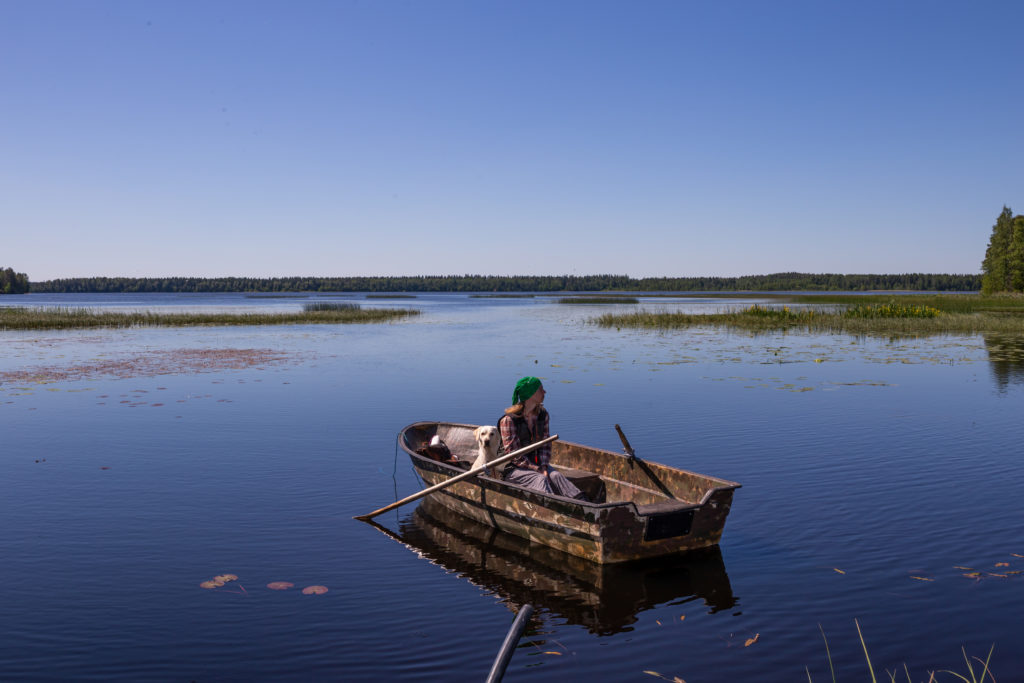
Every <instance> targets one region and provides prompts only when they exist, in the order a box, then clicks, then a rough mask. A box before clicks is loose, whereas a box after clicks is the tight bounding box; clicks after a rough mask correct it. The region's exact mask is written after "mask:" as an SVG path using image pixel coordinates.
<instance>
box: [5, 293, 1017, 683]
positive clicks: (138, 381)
mask: <svg viewBox="0 0 1024 683" xmlns="http://www.w3.org/2000/svg"><path fill="white" fill-rule="evenodd" d="M353 299H354V300H361V297H358V296H356V297H354V298H353ZM361 302H362V303H364V304H365V305H370V306H389V307H394V306H399V307H401V306H415V307H417V308H421V309H422V310H423V311H424V315H422V316H420V317H419V318H418V319H415V320H411V321H408V322H400V323H396V324H387V325H373V326H341V327H324V326H291V327H281V328H199V329H164V330H154V329H140V330H126V331H110V330H102V331H97V330H90V331H76V332H31V333H25V332H2V333H0V340H2V347H0V348H2V351H0V372H10V371H12V370H18V369H24V368H46V369H49V370H50V371H53V370H55V369H65V370H66V369H68V368H76V367H77V368H80V369H81V368H88V367H91V366H96V365H97V364H99V363H101V362H103V361H109V360H111V359H113V360H117V359H128V358H134V359H136V360H138V359H139V358H149V357H151V356H157V355H159V354H161V353H165V352H172V351H177V350H181V349H269V350H271V351H274V352H276V354H277V355H276V356H275V358H278V360H276V361H272V362H271V361H268V362H263V363H257V364H256V365H254V366H252V367H247V368H242V369H227V368H217V367H209V368H192V369H181V368H178V369H177V370H173V371H169V370H167V369H166V368H165V369H164V371H168V372H170V374H159V375H154V376H146V375H145V368H146V367H152V366H147V365H146V364H145V363H143V364H142V368H143V369H142V370H137V371H134V372H128V373H126V374H127V375H128V376H126V377H122V378H115V377H112V376H110V375H102V374H97V373H96V372H93V374H90V373H89V372H84V373H83V374H84V376H83V377H81V378H79V379H66V380H62V381H54V382H51V383H43V384H40V383H36V382H30V381H4V382H3V384H0V444H2V446H0V466H2V468H3V469H2V475H0V521H2V525H0V567H2V576H0V629H2V632H0V679H2V680H67V679H77V680H125V681H128V680H130V681H146V680H296V679H299V680H334V679H338V680H346V681H363V680H366V681H374V680H413V679H416V680H482V679H483V677H484V676H485V675H486V673H487V671H488V669H489V667H490V664H491V661H492V660H493V657H494V655H495V653H496V652H497V649H498V647H499V645H500V643H501V641H502V639H503V638H504V635H505V632H506V631H507V629H508V627H509V626H510V625H511V622H512V619H513V618H514V614H513V610H515V609H518V607H519V605H521V604H523V603H525V602H530V603H532V604H534V606H535V607H536V609H537V612H536V615H535V617H534V619H533V621H532V622H531V625H530V628H529V630H528V632H527V635H526V636H525V637H524V639H523V641H522V643H521V645H520V647H519V648H518V650H517V652H516V655H515V657H514V658H513V660H512V664H511V666H510V669H509V672H508V674H507V676H506V680H509V681H565V680H576V679H584V678H587V679H591V680H614V681H619V680H637V681H645V680H658V679H655V678H654V677H653V676H652V675H651V674H645V673H644V672H645V671H654V672H658V673H659V674H661V675H663V676H665V677H667V678H669V679H671V678H672V677H673V676H678V677H680V678H682V679H685V680H686V681H688V682H689V683H693V682H694V681H729V680H806V679H807V673H806V671H805V667H806V668H808V669H809V671H810V674H811V676H812V678H813V680H815V681H827V680H831V675H830V673H829V665H828V660H827V657H826V648H825V644H824V642H823V641H822V636H821V632H820V631H819V624H820V626H821V628H823V629H824V631H825V634H826V635H827V637H828V642H829V647H830V649H831V653H832V658H833V664H834V666H835V668H836V675H837V678H838V680H841V681H842V680H866V679H867V678H868V674H867V667H866V664H865V662H864V654H863V651H862V649H861V645H860V640H859V638H858V635H857V631H856V627H855V625H854V620H855V619H856V620H857V621H858V622H859V624H860V626H861V629H862V631H863V633H864V638H865V640H866V643H867V646H868V648H869V651H870V654H871V660H872V662H873V664H874V665H875V668H876V671H877V672H878V674H879V676H880V677H884V678H885V679H886V680H888V677H887V676H885V674H884V672H883V670H884V669H888V670H890V671H892V670H895V669H896V668H897V667H899V668H900V670H901V671H902V666H903V663H904V662H905V663H906V665H907V667H908V668H909V670H910V672H911V674H912V677H913V680H915V681H917V680H922V681H923V680H927V679H928V673H927V672H929V671H934V670H941V669H953V670H956V671H958V672H960V673H966V666H965V664H964V663H963V655H962V654H961V650H960V648H961V647H964V648H966V650H967V652H968V654H969V655H976V656H980V657H982V658H983V657H984V656H985V655H986V654H987V653H988V651H989V648H990V647H991V646H992V645H994V646H995V649H994V653H993V655H992V662H993V668H994V670H995V673H996V678H997V680H1000V681H1008V680H1024V647H1022V646H1024V636H1022V634H1021V629H1020V628H1019V627H1018V623H1019V621H1020V617H1019V615H1020V612H1021V607H1022V606H1024V601H1022V600H1021V594H1022V590H1024V574H1017V573H1016V572H1018V571H1024V557H1018V555H1024V535H1022V533H1021V531H1022V522H1024V515H1022V513H1024V496H1021V491H1022V485H1024V473H1022V468H1021V466H1020V464H1019V462H1018V460H1019V458H1020V452H1021V448H1020V444H1021V443H1022V440H1024V421H1022V420H1021V412H1022V411H1021V406H1022V402H1021V400H1022V398H1024V392H1022V384H1024V370H1022V368H1024V352H1022V351H1021V348H1022V345H1021V341H1020V340H1015V339H985V338H982V337H943V338H935V339H927V340H903V341H891V342H890V341H885V340H870V339H855V338H851V337H844V336H834V337H833V336H806V335H793V334H791V335H782V334H773V335H764V336H758V337H752V336H749V335H745V334H727V333H722V332H714V331H710V330H691V331H685V332H678V333H670V334H651V333H638V332H632V331H625V330H623V331H616V330H604V329H599V328H595V327H590V326H587V325H585V324H584V321H585V320H586V318H588V317H589V316H592V315H594V314H596V313H599V312H604V311H606V310H609V308H608V307H606V306H602V307H580V306H559V305H557V304H554V303H551V300H550V299H545V298H537V299H511V300H494V299H470V298H467V297H465V296H462V295H434V296H420V297H418V298H417V299H413V300H401V301H388V300H370V301H361ZM0 303H3V304H7V305H10V304H15V305H24V304H26V303H30V304H41V303H44V304H45V303H61V304H65V305H66V304H69V303H70V304H74V305H79V304H80V305H89V306H111V305H119V306H128V307H147V308H152V307H157V306H165V307H179V308H184V309H195V308H199V307H204V306H213V307H222V308H238V307H244V308H247V309H248V308H268V307H269V308H288V307H297V306H298V305H299V304H298V303H297V302H296V301H293V300H286V299H251V298H245V297H242V296H240V295H222V296H201V295H196V296H171V295H167V296H163V295H139V296H135V297H129V296H106V297H102V296H91V297H90V296H79V297H70V296H63V297H56V296H52V297H41V296H30V297H7V298H5V299H3V301H2V302H0ZM644 305H645V306H646V307H648V308H661V307H664V308H677V307H687V308H698V309H700V308H703V309H707V308H709V307H717V306H721V305H723V304H722V302H720V301H716V300H706V301H696V302H694V301H687V302H685V303H684V302H682V300H679V301H674V300H658V301H656V302H655V303H652V304H644ZM730 305H736V304H735V302H732V303H730ZM200 370H201V371H200ZM51 374H52V372H51ZM523 374H537V375H539V376H541V377H542V378H544V380H545V387H546V388H547V389H548V398H547V401H546V404H547V406H548V408H549V410H550V411H551V413H552V420H553V424H552V429H553V431H555V432H557V433H559V434H560V435H561V436H562V438H563V439H566V440H570V441H576V442H581V443H586V444H590V445H594V446H600V447H605V448H610V449H613V450H618V448H619V445H618V439H617V436H616V434H615V432H614V430H613V428H612V426H613V425H614V424H615V423H620V424H621V425H622V426H623V428H624V429H625V431H626V433H627V434H628V435H629V438H630V440H631V441H632V443H633V446H634V448H636V450H637V453H638V454H639V455H640V456H641V457H646V458H650V459H652V460H656V461H660V462H664V463H667V464H670V465H675V466H679V467H684V468H686V469H691V470H695V471H698V472H704V473H707V474H711V475H714V476H718V477H722V478H725V479H729V480H734V481H738V482H741V483H742V484H743V488H742V489H740V490H739V491H737V494H736V497H735V500H734V504H733V509H732V513H731V516H730V518H729V522H728V524H727V525H726V530H725V536H724V538H723V542H722V544H721V546H720V547H719V548H718V549H715V550H713V551H711V552H708V553H700V554H698V555H695V556H692V557H691V556H686V557H683V558H673V559H669V560H666V561H664V562H655V563H645V564H642V565H638V566H629V567H613V568H600V567H595V566H593V565H588V564H587V563H581V562H579V561H577V560H575V559H573V558H568V557H565V556H561V555H558V554H556V553H552V552H550V551H547V550H545V549H543V548H532V547H530V546H528V545H524V544H522V543H521V542H520V541H518V540H517V539H514V538H509V537H507V536H505V535H502V534H494V533H493V532H490V531H489V530H488V529H483V528H480V527H476V526H474V525H471V524H460V523H459V522H458V521H457V520H452V519H449V518H446V517H445V516H444V515H443V514H441V513H438V512H437V511H436V510H435V511H433V512H434V514H430V513H431V511H430V510H426V509H423V508H411V509H410V508H403V509H400V510H398V511H396V512H392V513H388V514H385V515H383V516H382V517H380V518H379V519H378V521H379V522H380V527H377V528H375V527H374V526H371V525H368V524H363V523H359V522H356V521H353V520H352V519H351V517H352V516H353V515H356V514H361V513H365V512H368V511H370V510H372V509H375V508H377V507H380V506H382V505H384V504H386V503H388V502H390V501H393V500H395V498H396V496H399V497H400V496H405V495H407V494H409V493H411V492H413V491H415V490H416V489H417V488H418V486H419V485H418V482H417V481H416V479H415V476H414V474H413V473H412V471H411V467H410V465H409V463H408V462H407V461H406V460H402V459H400V458H399V459H396V454H395V443H394V439H395V435H396V433H397V432H398V430H399V429H400V428H401V427H403V426H404V425H406V424H408V423H411V422H414V421H418V420H450V421H457V422H470V423H487V424H490V423H493V422H494V421H495V420H496V419H497V417H498V416H499V415H500V413H501V410H502V409H503V408H504V407H505V406H506V405H507V404H508V403H509V402H510V400H511V393H512V386H513V384H514V382H515V380H516V378H518V377H519V376H521V375H523ZM37 461H38V462H37ZM1003 563H1006V564H1005V566H1003ZM958 567H963V568H966V569H961V568H958ZM975 572H977V573H978V576H965V574H974V573H975ZM223 573H230V574H235V575H237V576H238V577H239V578H238V581H236V582H230V583H228V584H226V585H225V586H224V587H222V588H218V589H215V590H204V589H202V588H200V587H199V584H200V583H201V582H203V581H205V580H208V579H210V578H212V577H214V576H215V575H218V574H223ZM915 577H919V578H915ZM272 581H288V582H292V583H294V584H295V588H294V589H291V590H287V591H272V590H269V589H267V588H266V584H268V583H269V582H272ZM310 585H322V586H326V587H327V588H328V589H329V592H328V593H326V594H324V595H303V594H301V593H300V592H299V589H301V588H302V587H305V586H310ZM755 635H756V636H757V640H756V642H754V643H752V644H751V645H749V646H747V645H746V643H747V641H748V640H749V639H752V638H754V637H755ZM943 676H944V677H945V678H943ZM904 678H905V676H904ZM939 680H954V679H953V677H951V676H949V675H948V674H944V675H940V676H939Z"/></svg>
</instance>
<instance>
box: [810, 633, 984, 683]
mask: <svg viewBox="0 0 1024 683" xmlns="http://www.w3.org/2000/svg"><path fill="white" fill-rule="evenodd" d="M853 623H854V624H855V625H856V626H857V637H858V638H859V639H860V645H861V648H862V649H863V651H864V661H865V663H866V664H867V667H868V674H869V675H870V680H871V681H872V683H877V682H878V680H879V677H878V675H876V673H875V666H874V664H872V663H871V655H870V654H869V653H868V646H867V643H865V642H864V634H863V633H862V632H861V630H860V623H859V622H858V621H857V620H856V619H854V620H853ZM818 628H819V629H820V630H821V638H822V640H824V641H825V655H826V657H827V658H828V668H829V673H830V674H831V680H832V683H836V670H835V667H834V666H833V664H832V650H831V649H830V648H829V646H828V638H826V637H825V629H823V628H822V627H821V624H818ZM994 650H995V645H993V646H992V647H990V648H989V651H988V655H987V656H986V657H985V659H984V660H982V659H981V658H980V657H968V656H967V650H966V649H964V648H962V647H961V648H960V651H961V652H962V653H963V656H964V662H965V664H966V666H967V669H966V675H964V674H960V673H957V672H956V671H951V670H949V669H942V670H939V671H929V672H928V683H936V682H937V681H939V680H940V679H939V678H938V674H949V675H950V676H953V677H954V679H955V680H960V681H965V683H984V682H985V680H986V679H988V680H990V681H991V682H992V683H995V681H996V678H995V676H994V675H993V674H992V671H991V670H990V669H989V662H990V661H991V660H992V652H993V651H994ZM972 659H973V660H974V662H973V663H972V662H971V660H972ZM804 671H805V672H806V673H807V681H808V683H813V680H814V679H812V678H811V670H810V667H805V668H804ZM885 676H886V679H888V680H889V681H890V682H891V683H896V680H897V678H898V679H899V680H903V677H904V676H906V680H907V683H914V679H913V678H911V677H910V669H909V668H908V667H907V665H906V663H904V664H903V669H902V671H900V669H898V668H897V669H895V670H893V671H889V670H888V669H886V670H885ZM968 676H969V678H968ZM883 680H885V679H883ZM947 680H949V679H947Z"/></svg>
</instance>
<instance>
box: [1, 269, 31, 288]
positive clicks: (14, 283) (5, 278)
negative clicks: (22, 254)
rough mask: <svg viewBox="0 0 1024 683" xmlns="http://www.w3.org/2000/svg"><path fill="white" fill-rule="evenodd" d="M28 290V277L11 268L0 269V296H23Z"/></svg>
mask: <svg viewBox="0 0 1024 683" xmlns="http://www.w3.org/2000/svg"><path fill="white" fill-rule="evenodd" d="M28 290H29V282H28V275H25V273H15V272H14V269H13V268H0V294H25V293H26V292H28Z"/></svg>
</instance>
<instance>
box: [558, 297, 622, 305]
mask: <svg viewBox="0 0 1024 683" xmlns="http://www.w3.org/2000/svg"><path fill="white" fill-rule="evenodd" d="M558 303H560V304H636V303H640V300H639V299H637V298H636V297H635V296H564V297H561V298H560V299H559V300H558Z"/></svg>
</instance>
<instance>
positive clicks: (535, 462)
mask: <svg viewBox="0 0 1024 683" xmlns="http://www.w3.org/2000/svg"><path fill="white" fill-rule="evenodd" d="M521 419H522V420H523V421H524V422H525V424H526V428H527V429H530V421H529V420H527V419H526V418H521ZM549 423H550V418H549V417H548V411H546V410H544V409H543V408H541V410H540V413H539V414H538V415H537V420H536V422H535V423H534V425H533V429H532V430H530V431H531V436H530V440H529V441H527V442H526V443H522V442H521V441H520V439H519V434H518V432H517V431H516V420H515V419H513V416H512V415H505V416H504V417H502V418H501V419H500V420H498V428H499V429H500V430H501V447H502V452H504V453H511V452H512V451H518V450H519V449H520V448H523V447H525V446H529V445H530V444H532V443H536V442H538V441H540V440H541V439H546V438H548V437H549V436H551V434H550V433H549V429H550V427H549ZM550 460H551V444H549V443H547V444H544V445H543V446H541V447H540V448H538V449H537V450H535V451H531V452H530V453H527V454H526V455H520V456H518V457H516V458H514V459H513V460H512V464H513V465H515V466H516V467H526V468H529V469H538V466H540V467H542V468H545V469H546V468H547V466H548V462H550Z"/></svg>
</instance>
